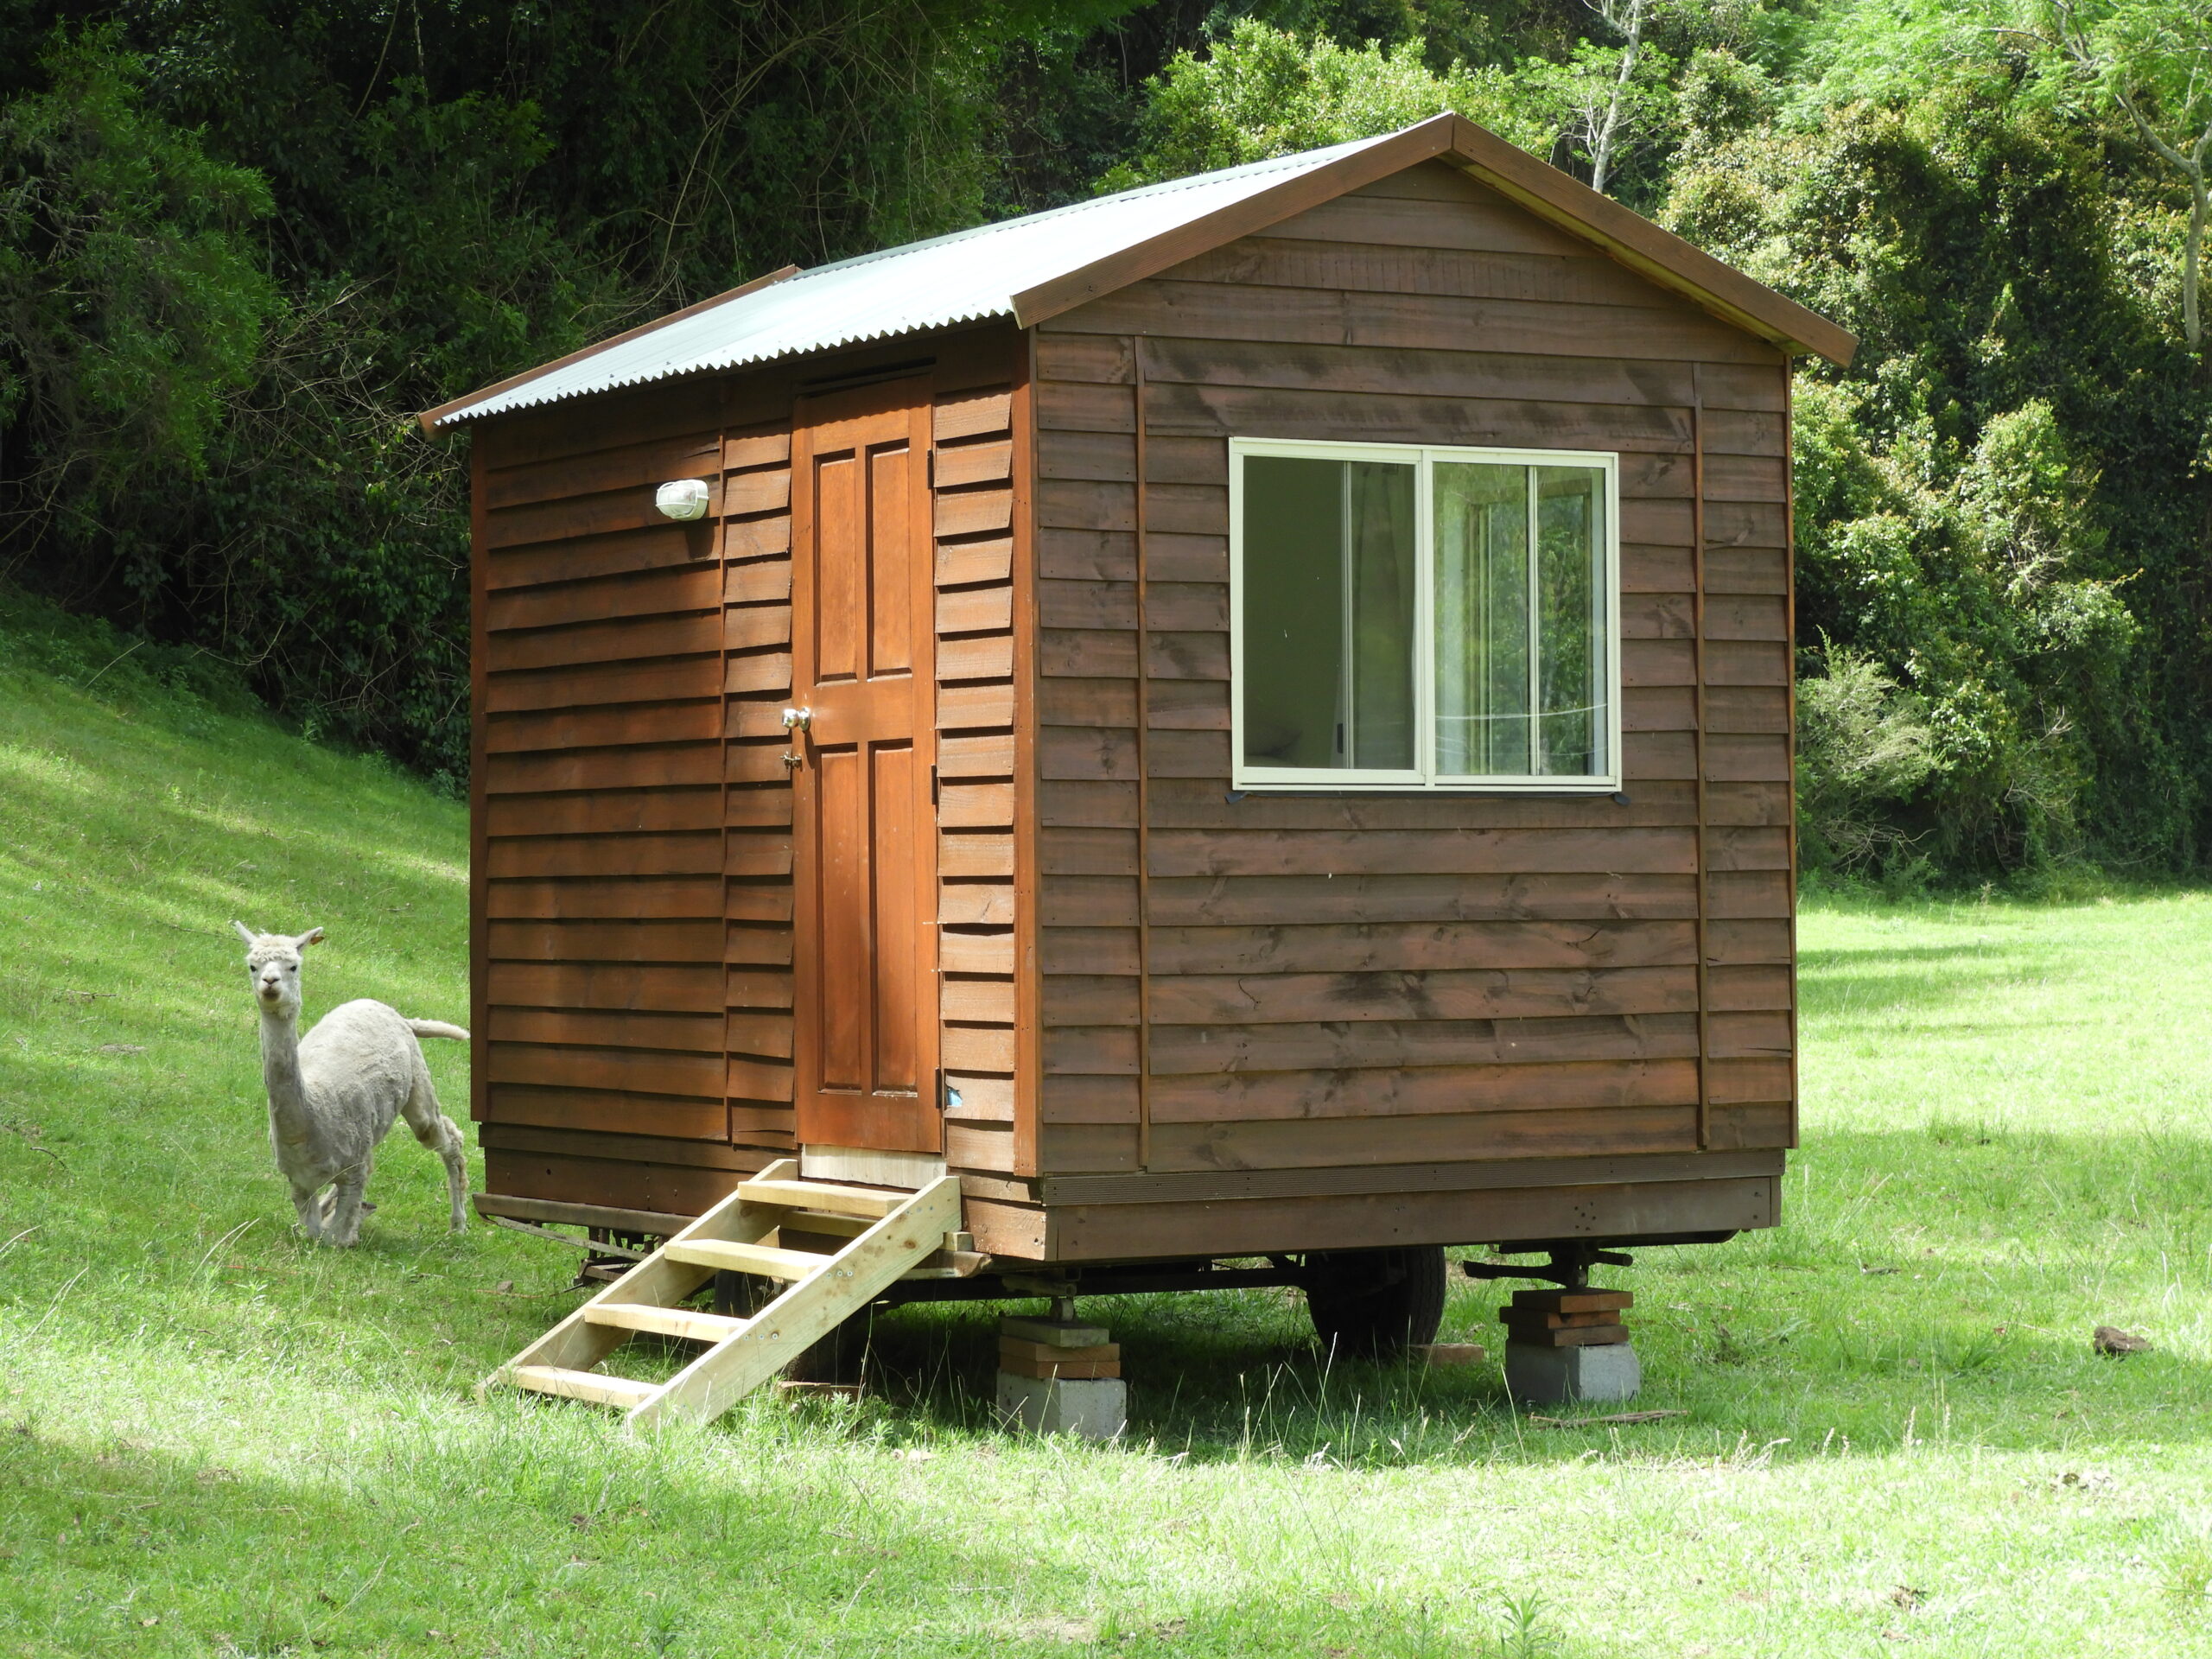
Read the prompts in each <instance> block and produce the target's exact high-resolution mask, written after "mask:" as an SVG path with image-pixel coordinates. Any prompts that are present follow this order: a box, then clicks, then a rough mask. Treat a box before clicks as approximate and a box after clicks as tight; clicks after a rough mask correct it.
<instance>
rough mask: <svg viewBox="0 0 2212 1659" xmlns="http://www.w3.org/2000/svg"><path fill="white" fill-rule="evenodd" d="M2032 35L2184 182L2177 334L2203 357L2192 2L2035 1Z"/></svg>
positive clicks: (2199, 39) (2209, 143)
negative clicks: (2115, 108) (2036, 26)
mask: <svg viewBox="0 0 2212 1659" xmlns="http://www.w3.org/2000/svg"><path fill="white" fill-rule="evenodd" d="M2041 10H2042V16H2041V19H2040V23H2041V28H2040V31H2039V32H2040V35H2041V38H2042V39H2043V40H2044V42H2045V43H2046V44H2047V45H2049V46H2050V47H2051V48H2054V49H2055V50H2056V52H2057V53H2058V54H2060V56H2061V58H2062V60H2063V64H2064V66H2065V69H2066V71H2067V73H2068V74H2069V78H2070V79H2072V80H2073V81H2074V82H2075V83H2076V84H2077V85H2079V86H2083V87H2087V88H2090V89H2094V91H2095V92H2099V93H2101V94H2102V95H2103V96H2105V97H2107V98H2109V99H2112V101H2113V103H2115V104H2117V105H2119V106H2120V109H2122V110H2123V111H2126V114H2127V118H2128V119H2129V120H2130V121H2131V122H2133V124H2134V126H2135V130H2136V131H2137V132H2138V133H2139V135H2140V136H2141V137H2142V139H2143V142H2144V143H2146V144H2148V145H2150V146H2151V148H2152V149H2153V150H2155V151H2156V152H2157V153H2158V157H2159V159H2160V160H2162V161H2164V162H2165V163H2166V164H2167V165H2168V166H2169V167H2171V168H2175V169H2176V170H2177V171H2178V172H2179V173H2180V174H2181V175H2182V177H2183V179H2184V180H2185V181H2187V182H2188V185H2189V199H2190V207H2189V231H2188V235H2187V238H2186V239H2185V241H2184V242H2183V250H2182V279H2181V283H2182V286H2181V315H2182V335H2183V338H2184V339H2185V340H2188V342H2189V348H2190V351H2192V352H2197V353H2202V350H2203V345H2204V329H2203V320H2202V316H2201V315H2200V313H2199V306H2198V294H2199V291H2200V284H2201V281H2202V269H2203V263H2204V228H2205V225H2206V222H2207V220H2208V219H2212V178H2208V173H2212V24H2208V22H2207V21H2206V18H2205V15H2204V12H2203V10H2202V8H2201V6H2199V5H2197V4H2196V3H2193V0H2182V3H2175V0H2117V3H2113V4H2110V5H2098V4H2097V3H2096V0H2090V3H2089V4H2088V5H2085V4H2083V3H2082V0H2042V5H2041Z"/></svg>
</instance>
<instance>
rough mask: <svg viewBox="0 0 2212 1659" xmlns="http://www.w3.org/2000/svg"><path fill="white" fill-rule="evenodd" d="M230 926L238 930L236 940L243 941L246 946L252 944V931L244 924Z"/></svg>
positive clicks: (238, 923) (235, 923)
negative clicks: (240, 939)
mask: <svg viewBox="0 0 2212 1659" xmlns="http://www.w3.org/2000/svg"><path fill="white" fill-rule="evenodd" d="M231 925H232V927H235V928H236V929H238V938H242V939H244V940H245V942H246V943H247V944H252V943H253V941H254V938H255V937H256V936H255V933H254V931H253V930H252V929H251V928H250V927H248V926H247V925H245V923H244V922H232V924H231Z"/></svg>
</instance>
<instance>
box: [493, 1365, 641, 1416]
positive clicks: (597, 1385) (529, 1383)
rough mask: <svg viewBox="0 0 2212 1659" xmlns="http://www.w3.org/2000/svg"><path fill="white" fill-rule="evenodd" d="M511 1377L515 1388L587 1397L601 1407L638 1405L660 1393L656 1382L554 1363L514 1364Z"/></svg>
mask: <svg viewBox="0 0 2212 1659" xmlns="http://www.w3.org/2000/svg"><path fill="white" fill-rule="evenodd" d="M511 1376H512V1379H513V1382H514V1383H515V1386H516V1387H518V1388H523V1389H534V1390H535V1391H537V1393H539V1394H557V1395H563V1396H564V1397H565V1398H567V1399H570V1400H588V1401H590V1402H592V1403H593V1404H594V1405H601V1406H641V1405H643V1404H645V1402H646V1401H648V1400H650V1399H652V1397H653V1395H656V1394H658V1393H659V1392H660V1388H659V1385H658V1384H657V1383H639V1382H637V1381H635V1380H634V1379H632V1378H631V1377H626V1376H607V1374H606V1373H605V1372H603V1371H571V1370H564V1369H563V1368H562V1367H561V1366H558V1365H518V1366H516V1367H515V1368H514V1370H513V1371H512V1373H511Z"/></svg>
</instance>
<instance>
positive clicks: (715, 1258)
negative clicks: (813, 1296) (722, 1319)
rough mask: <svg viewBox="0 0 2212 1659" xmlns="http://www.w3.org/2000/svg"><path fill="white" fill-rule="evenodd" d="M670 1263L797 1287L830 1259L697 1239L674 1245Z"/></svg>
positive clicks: (809, 1253)
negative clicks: (753, 1275)
mask: <svg viewBox="0 0 2212 1659" xmlns="http://www.w3.org/2000/svg"><path fill="white" fill-rule="evenodd" d="M668 1259H669V1260H670V1261H671V1262H689V1263H690V1265H691V1266H693V1267H695V1268H716V1269H718V1270H719V1271H721V1272H723V1273H756V1274H760V1275H761V1276H763V1277H764V1278H769V1279H787V1280H790V1281H791V1282H793V1283H794V1284H795V1283H797V1282H798V1281H799V1280H801V1279H804V1278H805V1277H806V1276H807V1275H808V1274H810V1273H814V1272H817V1271H818V1270H819V1269H821V1268H823V1267H824V1266H826V1265H827V1264H828V1262H829V1260H830V1258H829V1257H828V1256H826V1255H817V1253H816V1252H814V1251H812V1250H785V1249H777V1248H776V1246H774V1245H772V1244H728V1243H723V1242H722V1241H721V1240H720V1239H711V1238H703V1239H694V1240H693V1241H692V1242H691V1243H688V1244H671V1245H670V1246H669V1247H668Z"/></svg>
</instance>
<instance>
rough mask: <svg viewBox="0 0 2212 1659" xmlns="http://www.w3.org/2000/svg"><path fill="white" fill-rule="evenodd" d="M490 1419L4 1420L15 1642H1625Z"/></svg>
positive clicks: (961, 1479) (1453, 1645)
mask: <svg viewBox="0 0 2212 1659" xmlns="http://www.w3.org/2000/svg"><path fill="white" fill-rule="evenodd" d="M487 1416H489V1417H491V1419H492V1421H490V1422H489V1423H488V1424H486V1425H484V1426H483V1427H482V1430H481V1432H464V1433H453V1432H451V1431H450V1430H448V1432H445V1433H440V1434H438V1435H436V1436H435V1437H428V1436H424V1437H417V1438H416V1439H414V1440H412V1441H411V1442H409V1443H406V1444H404V1445H403V1444H387V1445H385V1446H381V1447H375V1448H367V1447H363V1448H351V1449H346V1448H340V1449H335V1450H334V1452H333V1455H332V1456H331V1458H330V1459H329V1462H328V1465H327V1467H325V1468H319V1469H318V1470H317V1471H315V1473H314V1474H312V1475H302V1476H301V1477H300V1478H283V1477H280V1476H274V1475H269V1474H265V1473H252V1472H245V1473H242V1472H240V1471H236V1470H232V1469H230V1468H227V1467H224V1466H221V1465H218V1464H215V1463H213V1462H211V1461H209V1460H208V1459H205V1458H196V1457H192V1456H189V1455H176V1454H173V1453H170V1452H164V1451H162V1450H160V1449H157V1448H156V1447H153V1446H149V1445H146V1444H144V1443H143V1442H140V1441H137V1440H131V1439H128V1438H111V1439H109V1440H106V1441H105V1443H104V1444H102V1445H100V1446H97V1447H90V1448H88V1447H86V1446H76V1445H72V1444H69V1443H67V1442H65V1441H63V1440H58V1439H54V1438H51V1437H49V1436H48V1434H47V1433H44V1432H43V1426H41V1425H39V1424H36V1423H35V1422H30V1421H18V1422H16V1423H13V1424H9V1425H6V1426H5V1427H0V1433H5V1436H6V1439H5V1443H4V1446H0V1474H4V1478H5V1482H6V1485H7V1488H8V1493H9V1514H10V1527H9V1532H8V1539H7V1546H8V1547H7V1548H6V1550H5V1552H4V1553H5V1554H6V1556H7V1558H8V1566H7V1570H6V1573H5V1574H4V1583H0V1628H8V1629H10V1630H13V1631H14V1632H16V1637H18V1638H20V1639H22V1641H23V1643H24V1645H22V1646H20V1647H16V1646H12V1645H11V1648H10V1650H11V1651H14V1652H21V1653H24V1654H45V1653H52V1654H57V1655H60V1654H67V1655H75V1654H81V1653H90V1652H95V1651H98V1652H102V1653H110V1652H118V1653H128V1652H147V1653H155V1652H161V1653H171V1652H178V1651H185V1650H192V1651H207V1652H216V1653H226V1654H232V1655H252V1656H270V1659H274V1656H307V1655H310V1654H313V1653H315V1652H318V1651H329V1652H336V1653H362V1652H377V1653H413V1652H424V1653H438V1654H450V1653H454V1652H456V1651H457V1652H462V1653H471V1652H481V1653H495V1652H508V1653H513V1652H524V1653H537V1652H546V1653H561V1654H567V1653H613V1652H645V1653H648V1654H661V1655H707V1654H726V1653H739V1652H746V1653H750V1652H770V1651H800V1650H804V1651H810V1652H811V1651H824V1652H868V1653H893V1652H895V1653H901V1654H910V1653H911V1654H926V1653H946V1654H963V1655H964V1654H973V1653H977V1652H986V1651H988V1652H990V1653H994V1654H997V1653H1007V1654H1031V1653H1044V1654H1055V1655H1066V1654H1069V1653H1071V1652H1094V1653H1095V1652H1098V1651H1102V1650H1104V1651H1110V1652H1113V1653H1116V1654H1140V1655H1141V1654H1170V1653H1172V1654H1178V1655H1188V1654H1219V1655H1241V1654H1278V1653H1281V1654H1298V1655H1301V1656H1304V1655H1311V1654H1313V1653H1315V1652H1317V1651H1335V1652H1357V1653H1361V1654H1366V1655H1372V1656H1405V1659H1414V1656H1428V1655H1434V1654H1443V1653H1451V1654H1455V1655H1465V1656H1469V1659H1482V1656H1488V1655H1501V1656H1503V1655H1507V1654H1510V1653H1513V1652H1515V1651H1516V1650H1517V1651H1521V1652H1540V1653H1547V1654H1550V1655H1553V1656H1555V1659H1571V1656H1573V1655H1580V1654H1586V1653H1591V1652H1594V1651H1596V1649H1588V1648H1585V1647H1581V1646H1579V1645H1578V1646H1575V1647H1573V1648H1567V1647H1563V1646H1560V1645H1558V1644H1556V1643H1550V1642H1549V1641H1547V1642H1546V1643H1545V1644H1544V1645H1542V1646H1538V1647H1533V1648H1530V1647H1523V1648H1521V1649H1516V1648H1515V1647H1514V1646H1512V1645H1510V1642H1509V1641H1508V1640H1507V1639H1506V1637H1503V1636H1502V1635H1501V1630H1502V1629H1503V1628H1504V1627H1505V1626H1506V1625H1507V1624H1510V1621H1508V1620H1505V1619H1504V1618H1503V1616H1502V1608H1503V1598H1502V1595H1501V1592H1499V1591H1498V1590H1497V1589H1496V1588H1495V1587H1491V1588H1487V1589H1484V1588H1480V1587H1476V1586H1470V1587H1469V1589H1468V1590H1467V1591H1466V1592H1465V1594H1464V1595H1462V1596H1460V1597H1459V1598H1457V1599H1453V1600H1451V1601H1449V1602H1445V1603H1441V1604H1439V1603H1428V1602H1417V1603H1415V1604H1414V1605H1404V1600H1403V1599H1402V1598H1401V1599H1395V1600H1394V1599H1392V1598H1391V1596H1390V1594H1389V1592H1388V1591H1387V1590H1385V1589H1384V1588H1383V1586H1382V1585H1380V1584H1379V1583H1378V1582H1377V1581H1376V1579H1375V1577H1374V1574H1373V1572H1372V1564H1371V1563H1370V1562H1366V1561H1364V1560H1360V1559H1355V1558H1354V1555H1353V1553H1352V1552H1351V1550H1350V1549H1349V1548H1347V1549H1346V1550H1345V1552H1344V1554H1345V1559H1343V1560H1332V1559H1328V1556H1329V1554H1330V1552H1329V1550H1328V1548H1326V1546H1325V1544H1323V1543H1322V1541H1320V1540H1319V1539H1318V1538H1316V1539H1314V1540H1312V1541H1304V1542H1301V1543H1300V1545H1299V1546H1298V1547H1299V1548H1301V1549H1305V1548H1312V1549H1313V1550H1314V1559H1313V1560H1312V1561H1311V1562H1310V1570H1309V1571H1307V1572H1304V1573H1292V1574H1285V1575H1283V1576H1282V1578H1281V1580H1278V1581H1277V1582H1276V1583H1275V1584H1273V1585H1266V1584H1262V1585H1258V1586H1254V1585H1251V1584H1246V1583H1240V1582H1238V1580H1240V1579H1241V1577H1242V1575H1239V1574H1230V1575H1227V1577H1228V1580H1229V1584H1228V1585H1223V1582H1222V1580H1221V1578H1220V1576H1219V1575H1207V1576H1208V1579H1209V1580H1211V1582H1213V1583H1214V1584H1215V1585H1216V1586H1220V1587H1217V1588H1216V1589H1214V1590H1212V1591H1211V1592H1206V1591H1198V1590H1195V1589H1193V1588H1192V1586H1190V1584H1189V1583H1188V1582H1186V1581H1181V1580H1174V1579H1173V1578H1172V1577H1170V1578H1169V1579H1168V1580H1166V1584H1167V1585H1169V1586H1172V1587H1170V1588H1166V1589H1164V1590H1163V1589H1162V1588H1161V1587H1160V1583H1159V1582H1158V1581H1156V1580H1148V1579H1147V1578H1145V1577H1139V1578H1137V1579H1135V1580H1134V1581H1132V1580H1129V1579H1128V1578H1126V1577H1121V1575H1118V1574H1114V1573H1106V1574H1102V1572H1101V1567H1100V1560H1099V1557H1098V1554H1097V1551H1096V1548H1094V1546H1093V1544H1092V1542H1091V1541H1090V1538H1089V1537H1088V1535H1087V1534H1086V1530H1085V1529H1084V1528H1083V1527H1082V1526H1081V1525H1080V1524H1077V1525H1075V1526H1073V1527H1071V1526H1070V1525H1069V1524H1068V1517H1066V1516H1062V1515H1058V1514H1048V1513H1047V1512H1048V1511H1050V1510H1052V1508H1053V1506H1052V1503H1050V1502H1049V1501H1047V1500H1046V1498H1045V1497H1043V1495H1042V1494H1039V1495H1038V1497H1037V1502H1036V1503H1035V1505H1034V1512H1033V1513H1030V1514H1024V1513H1022V1512H1021V1511H1020V1510H1019V1509H1017V1510H1013V1511H1008V1510H1007V1508H1006V1506H1005V1504H1004V1503H1002V1502H1001V1503H994V1504H990V1505H988V1507H985V1508H982V1509H981V1510H979V1511H978V1512H976V1513H974V1514H971V1515H969V1516H959V1515H957V1512H956V1514H955V1515H953V1516H948V1515H947V1514H946V1513H945V1512H944V1504H945V1501H946V1500H947V1499H948V1498H950V1499H952V1500H953V1501H955V1502H956V1503H957V1500H958V1499H959V1498H960V1497H962V1496H963V1495H965V1494H968V1493H970V1492H974V1493H976V1494H977V1495H978V1496H982V1495H984V1494H987V1493H988V1491H989V1482H990V1480H991V1479H992V1478H993V1477H994V1476H995V1473H996V1471H995V1470H993V1469H992V1468H991V1467H990V1465H989V1464H988V1462H982V1463H977V1462H976V1461H973V1459H974V1457H976V1455H980V1456H981V1457H982V1458H983V1459H988V1458H989V1457H990V1455H991V1454H990V1452H989V1451H988V1447H985V1448H973V1447H971V1448H969V1453H970V1459H971V1460H970V1461H969V1463H968V1465H966V1466H965V1467H962V1466H960V1465H958V1464H957V1462H956V1461H955V1459H956V1456H957V1454H955V1453H952V1452H941V1453H937V1454H933V1456H935V1457H936V1458H937V1459H938V1461H937V1462H935V1463H934V1464H933V1465H931V1466H929V1467H926V1468H925V1467H920V1466H916V1467H913V1468H912V1470H911V1471H909V1470H907V1469H903V1468H901V1467H899V1465H893V1464H889V1463H888V1462H879V1463H876V1464H874V1465H862V1464H861V1463H858V1462H855V1461H854V1460H852V1459H845V1460H844V1462H843V1464H842V1465H829V1466H825V1465H824V1463H823V1459H822V1458H821V1457H820V1456H818V1455H817V1456H811V1457H800V1458H795V1459H792V1460H791V1463H790V1464H788V1465H785V1466H783V1467H780V1468H779V1466H778V1465H777V1464H776V1462H775V1460H774V1459H773V1455H772V1454H773V1452H774V1450H775V1446H774V1442H775V1441H776V1440H777V1439H778V1438H779V1436H778V1434H777V1433H776V1431H775V1430H774V1429H773V1428H770V1429H769V1431H768V1433H767V1435H766V1437H765V1438H766V1440H767V1441H768V1444H767V1445H765V1446H763V1445H752V1446H734V1445H732V1444H730V1443H729V1442H728V1440H726V1439H721V1438H718V1437H702V1436H697V1435H683V1434H676V1435H672V1436H669V1437H665V1438H663V1439H661V1440H645V1441H640V1440H623V1439H620V1438H619V1437H618V1436H616V1435H615V1434H614V1433H613V1432H612V1430H611V1429H607V1430H606V1431H605V1432H601V1429H602V1426H601V1422H600V1421H599V1420H598V1419H596V1418H594V1417H593V1416H591V1415H590V1414H588V1412H585V1411H582V1410H580V1409H579V1408H571V1407H566V1406H557V1405H556V1406H551V1407H548V1408H524V1409H520V1410H515V1411H509V1412H503V1413H496V1414H487ZM781 1438H784V1439H786V1440H788V1439H789V1438H790V1436H789V1434H788V1432H787V1433H785V1435H784V1436H782V1437H781ZM433 1439H435V1444H433V1443H432V1440H433ZM363 1451H365V1452H367V1455H361V1452H363ZM378 1452H381V1453H382V1455H381V1456H379V1455H378ZM763 1453H767V1454H769V1455H766V1456H764V1455H763ZM1079 1455H1080V1454H1079ZM833 1456H834V1454H833ZM1039 1473H1040V1474H1041V1475H1043V1476H1044V1477H1045V1478H1046V1480H1047V1481H1048V1482H1049V1481H1051V1480H1052V1479H1053V1478H1054V1477H1053V1476H1052V1474H1051V1473H1050V1472H1049V1471H1043V1470H1040V1471H1039ZM1075 1477H1076V1471H1062V1478H1075ZM1000 1496H1001V1497H1003V1494H1002V1493H1001V1494H1000ZM1164 1496H1165V1495H1163V1497H1164ZM1162 1518H1163V1519H1165V1518H1166V1517H1165V1516H1163V1517H1162ZM1117 1578H1120V1582H1118V1583H1117V1582H1116V1579H1117ZM1230 1586H1233V1589H1232V1588H1231V1587H1230ZM1524 1605H1525V1604H1524ZM1607 1650H1608V1651H1611V1649H1607Z"/></svg>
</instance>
